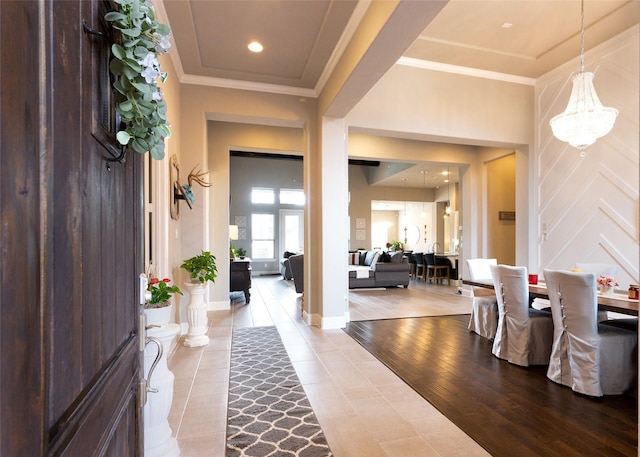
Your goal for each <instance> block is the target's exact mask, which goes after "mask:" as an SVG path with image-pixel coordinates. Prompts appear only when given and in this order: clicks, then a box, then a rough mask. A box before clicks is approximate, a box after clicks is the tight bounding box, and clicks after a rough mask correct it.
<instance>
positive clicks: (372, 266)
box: [371, 251, 380, 270]
mask: <svg viewBox="0 0 640 457" xmlns="http://www.w3.org/2000/svg"><path fill="white" fill-rule="evenodd" d="M374 252H375V254H374V255H373V260H372V261H371V269H372V270H375V266H376V263H378V260H379V259H380V251H374Z"/></svg>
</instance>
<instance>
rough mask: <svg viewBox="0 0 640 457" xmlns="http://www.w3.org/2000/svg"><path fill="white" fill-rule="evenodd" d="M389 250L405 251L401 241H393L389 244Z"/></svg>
mask: <svg viewBox="0 0 640 457" xmlns="http://www.w3.org/2000/svg"><path fill="white" fill-rule="evenodd" d="M387 249H389V250H390V251H402V250H403V249H404V245H403V244H402V243H401V242H400V241H396V240H391V241H389V242H387Z"/></svg>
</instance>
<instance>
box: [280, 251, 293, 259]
mask: <svg viewBox="0 0 640 457" xmlns="http://www.w3.org/2000/svg"><path fill="white" fill-rule="evenodd" d="M292 255H296V254H295V252H289V251H284V254H283V255H282V257H284V258H285V259H288V258H289V257H291V256H292Z"/></svg>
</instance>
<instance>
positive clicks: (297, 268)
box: [289, 254, 304, 294]
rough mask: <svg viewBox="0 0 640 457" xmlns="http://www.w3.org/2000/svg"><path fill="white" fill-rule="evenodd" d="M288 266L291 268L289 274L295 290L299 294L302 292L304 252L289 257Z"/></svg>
mask: <svg viewBox="0 0 640 457" xmlns="http://www.w3.org/2000/svg"><path fill="white" fill-rule="evenodd" d="M289 267H290V268H291V275H292V276H293V283H294V285H295V287H296V292H297V293H299V294H301V293H303V292H304V288H303V285H304V279H303V278H304V254H297V255H292V256H291V257H289Z"/></svg>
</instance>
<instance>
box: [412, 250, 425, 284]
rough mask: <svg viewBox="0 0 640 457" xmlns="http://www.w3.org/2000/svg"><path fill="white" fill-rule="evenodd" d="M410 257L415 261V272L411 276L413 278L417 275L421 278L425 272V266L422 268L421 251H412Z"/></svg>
mask: <svg viewBox="0 0 640 457" xmlns="http://www.w3.org/2000/svg"><path fill="white" fill-rule="evenodd" d="M411 257H412V258H413V261H414V262H415V272H414V274H413V276H414V277H415V278H417V277H420V278H423V277H424V273H425V268H424V258H423V257H422V252H413V253H411Z"/></svg>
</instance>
